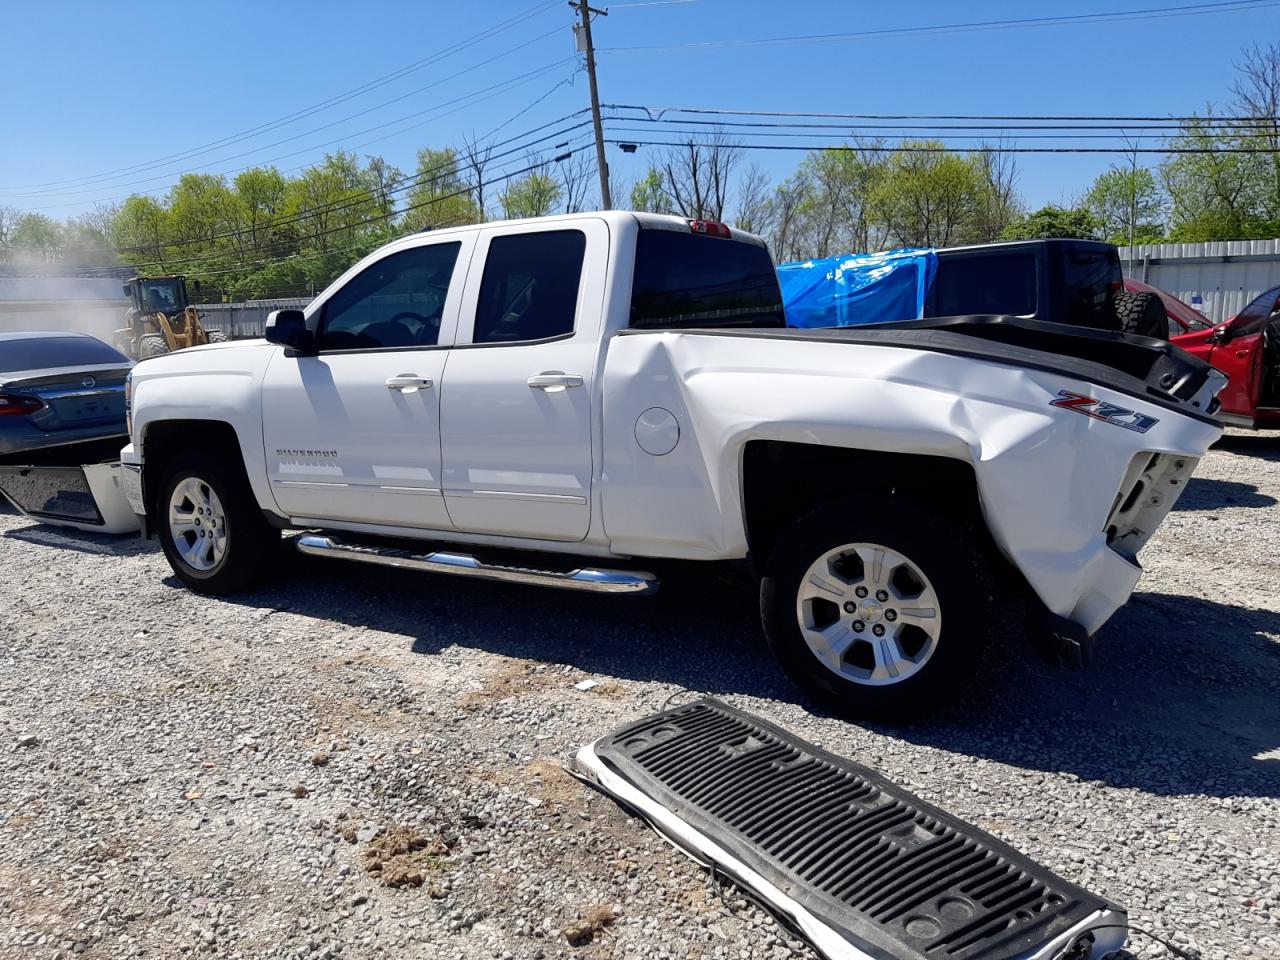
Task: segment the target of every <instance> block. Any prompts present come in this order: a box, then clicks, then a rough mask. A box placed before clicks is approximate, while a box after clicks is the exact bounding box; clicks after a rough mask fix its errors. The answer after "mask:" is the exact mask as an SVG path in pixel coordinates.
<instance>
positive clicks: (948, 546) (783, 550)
mask: <svg viewBox="0 0 1280 960" xmlns="http://www.w3.org/2000/svg"><path fill="white" fill-rule="evenodd" d="M978 540H979V538H978V537H977V536H975V531H974V530H973V529H972V528H971V527H970V526H969V525H968V524H965V523H957V522H955V521H954V520H950V519H947V518H944V517H941V516H930V515H929V514H928V513H927V512H926V511H924V510H922V509H921V507H920V505H918V504H916V503H903V502H901V501H899V500H898V499H896V498H885V499H878V500H875V501H867V500H861V499H859V500H855V499H849V500H840V501H836V502H833V503H829V504H826V505H824V506H822V507H820V508H818V509H817V510H815V511H814V512H812V513H810V514H809V515H808V516H806V517H803V518H802V519H800V520H799V521H797V522H796V523H795V524H794V525H793V526H792V527H791V529H790V530H788V531H787V532H786V533H785V534H784V535H783V537H782V539H781V540H780V541H779V543H778V545H777V547H776V548H775V549H774V551H773V553H772V555H771V556H770V558H769V561H768V564H767V568H766V570H765V575H764V577H763V579H762V581H761V585H760V612H761V618H762V619H763V621H764V630H765V635H766V637H767V638H768V641H769V645H770V647H771V648H772V649H773V652H774V654H775V655H776V656H777V658H778V660H779V661H780V662H781V663H782V666H783V668H784V669H785V670H786V671H787V673H788V674H789V675H790V676H791V678H792V679H793V680H795V681H796V682H797V683H798V684H799V685H800V686H801V687H803V688H804V689H805V690H806V691H807V692H809V693H810V694H811V695H813V696H814V697H816V698H817V699H819V700H820V701H822V702H823V703H825V704H826V705H828V706H830V707H831V708H832V709H834V710H836V711H837V712H839V713H842V714H845V715H850V716H859V717H871V718H883V719H896V720H911V719H916V718H919V717H922V716H924V715H925V714H927V713H929V712H931V711H933V710H935V709H936V708H937V707H938V706H939V705H940V704H941V703H942V702H944V701H946V700H949V699H951V698H952V697H954V696H955V695H956V694H957V693H959V691H960V690H961V689H962V688H963V687H964V685H965V684H966V683H967V682H968V681H969V680H970V679H971V678H972V676H973V674H974V673H975V672H976V670H977V668H978V664H979V663H980V661H981V658H982V654H983V652H984V650H985V648H986V644H987V639H988V636H989V632H990V622H991V591H990V587H989V578H988V574H987V570H986V564H985V563H984V561H983V557H982V554H981V551H980V550H979V549H978V547H977V546H976V544H977V542H978Z"/></svg>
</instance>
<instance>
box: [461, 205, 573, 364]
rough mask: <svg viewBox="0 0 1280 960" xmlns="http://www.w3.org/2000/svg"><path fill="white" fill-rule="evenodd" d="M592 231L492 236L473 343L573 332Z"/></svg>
mask: <svg viewBox="0 0 1280 960" xmlns="http://www.w3.org/2000/svg"><path fill="white" fill-rule="evenodd" d="M586 250H587V236H586V234H584V233H583V232H582V231H581V230H547V231H540V232H537V233H518V234H512V235H510V236H505V237H494V238H493V239H492V240H491V241H489V254H488V256H487V257H486V258H485V264H484V277H483V278H482V279H481V281H480V299H479V302H478V303H477V305H476V323H475V332H474V334H473V335H472V338H471V339H472V342H473V343H527V342H528V341H530V340H548V339H551V338H553V337H561V336H564V335H566V334H570V333H573V327H574V319H575V316H576V314H577V312H578V287H579V285H580V284H581V282H582V261H583V257H584V256H585V254H586Z"/></svg>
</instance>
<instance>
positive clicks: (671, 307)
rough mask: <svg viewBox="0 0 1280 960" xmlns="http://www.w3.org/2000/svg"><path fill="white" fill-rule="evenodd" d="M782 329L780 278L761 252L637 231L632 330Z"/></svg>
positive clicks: (718, 240)
mask: <svg viewBox="0 0 1280 960" xmlns="http://www.w3.org/2000/svg"><path fill="white" fill-rule="evenodd" d="M786 325H787V319H786V314H784V313H783V310H782V290H781V288H780V287H779V286H778V274H777V273H776V271H775V270H774V268H773V260H772V259H771V258H770V256H769V251H768V250H766V249H765V248H764V247H762V246H758V245H757V244H754V243H745V242H743V241H740V240H730V239H726V238H722V237H708V236H702V235H697V234H693V233H681V232H679V231H676V230H661V229H642V230H641V231H640V236H639V238H638V239H637V241H636V269H635V279H634V281H633V283H632V288H631V326H632V327H639V328H642V329H679V328H687V327H785V326H786Z"/></svg>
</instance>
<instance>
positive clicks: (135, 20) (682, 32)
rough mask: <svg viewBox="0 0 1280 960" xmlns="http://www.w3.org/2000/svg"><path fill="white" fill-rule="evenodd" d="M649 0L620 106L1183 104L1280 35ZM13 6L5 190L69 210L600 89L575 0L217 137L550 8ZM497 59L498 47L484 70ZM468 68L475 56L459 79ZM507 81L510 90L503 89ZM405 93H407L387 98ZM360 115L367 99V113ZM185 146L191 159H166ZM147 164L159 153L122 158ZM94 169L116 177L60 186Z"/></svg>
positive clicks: (536, 108) (864, 6)
mask: <svg viewBox="0 0 1280 960" xmlns="http://www.w3.org/2000/svg"><path fill="white" fill-rule="evenodd" d="M642 2H643V0H624V3H621V4H618V5H615V6H614V7H612V8H611V13H610V15H609V16H608V17H605V18H600V19H598V20H597V21H596V24H595V28H594V30H595V40H596V44H597V46H598V47H600V48H602V51H603V52H602V53H601V55H600V65H599V75H600V85H601V98H602V100H604V101H605V102H606V103H626V104H644V105H653V106H670V105H681V106H686V105H687V106H700V107H717V108H733V109H755V110H780V111H797V110H804V111H824V112H859V113H908V114H909V113H927V114H947V113H960V114H978V113H982V114H1035V115H1046V114H1132V115H1153V116H1164V115H1169V114H1174V115H1178V114H1186V113H1189V112H1192V111H1195V110H1198V109H1200V108H1202V107H1203V105H1204V104H1205V103H1206V102H1207V101H1218V102H1223V101H1225V100H1226V99H1227V98H1228V97H1229V93H1230V86H1231V83H1232V79H1233V75H1234V71H1233V69H1232V62H1233V61H1234V60H1236V59H1238V57H1239V54H1240V50H1241V48H1242V47H1243V46H1244V45H1246V44H1250V43H1254V42H1258V43H1263V44H1265V43H1267V42H1272V41H1275V40H1277V39H1280V5H1272V6H1257V7H1255V8H1254V9H1252V10H1247V11H1244V12H1227V13H1215V14H1211V15H1200V16H1182V17H1169V18H1164V19H1146V20H1138V21H1128V22H1109V23H1091V24H1074V25H1065V26H1053V27H1040V28H1027V29H1016V30H982V31H968V32H958V33H944V34H934V35H926V36H914V37H881V38H876V39H867V40H859V41H854V42H840V43H803V44H786V45H773V46H746V47H742V46H739V47H732V46H728V47H716V46H706V47H694V48H677V49H666V50H642V51H632V52H626V51H610V50H609V48H613V47H625V46H647V45H665V44H677V43H701V42H705V41H718V40H736V39H755V38H771V37H782V36H792V35H797V34H805V35H810V34H827V33H841V32H850V31H868V30H884V29H897V28H910V27H918V26H926V25H936V24H945V23H956V22H960V21H980V20H997V19H1003V18H1023V17H1041V16H1052V15H1056V14H1088V13H1106V12H1114V11H1121V10H1134V9H1139V8H1150V7H1164V6H1173V5H1178V4H1187V3H1189V2H1191V0H1074V2H1072V3H1070V4H1068V3H1061V2H1060V3H1044V2H1041V3H1036V4H1028V3H1026V0H969V2H967V3H964V4H957V3H953V2H943V0H917V2H916V3H913V4H887V3H874V4H873V3H862V2H854V0H843V2H840V0H792V2H779V0H694V2H665V3H660V4H652V5H631V4H639V3H642ZM6 6H7V9H6V13H5V30H4V34H3V36H2V37H0V83H2V84H3V90H4V91H5V94H4V96H3V98H0V130H3V131H4V136H3V139H2V140H0V204H7V205H11V206H15V207H18V208H21V209H35V210H41V211H43V212H46V213H48V214H50V215H52V216H57V217H63V216H68V215H74V214H76V213H79V212H81V211H83V210H86V209H88V208H90V207H92V205H93V204H94V202H95V201H102V200H110V199H118V198H122V197H124V196H126V195H128V194H129V193H130V192H134V191H137V192H161V193H162V192H163V191H164V189H165V188H166V186H167V184H169V183H171V182H172V181H173V180H175V179H176V178H177V175H178V174H180V173H182V172H184V171H186V170H190V169H195V170H201V171H206V172H229V171H234V170H236V169H237V168H240V167H243V166H245V165H249V164H253V163H260V162H264V161H267V160H272V159H275V161H276V165H277V166H279V167H280V168H281V169H283V170H287V169H291V168H294V167H298V166H300V165H302V164H305V163H308V162H311V161H314V160H317V159H319V158H320V157H321V156H322V155H323V154H324V152H325V151H326V150H333V149H336V148H338V147H341V146H346V147H349V148H353V149H357V152H359V153H361V154H367V153H380V154H382V155H383V156H384V157H386V159H387V160H388V161H389V162H391V163H394V164H396V165H398V166H400V167H402V168H404V169H406V170H412V168H413V165H414V154H415V152H416V150H417V149H418V148H419V147H422V146H427V145H430V146H443V145H447V144H450V143H453V142H456V141H457V140H458V138H459V137H460V136H462V135H465V134H469V133H476V134H484V133H487V132H488V131H490V130H493V129H494V128H498V127H501V129H500V132H499V133H498V134H497V135H496V136H497V138H498V139H501V138H502V137H504V136H510V135H513V134H518V133H521V132H523V131H524V130H527V129H529V128H531V127H534V126H536V125H538V124H541V123H545V122H547V121H551V120H554V119H556V118H558V117H562V116H564V115H565V114H568V113H570V112H572V111H574V110H577V109H580V108H581V107H583V106H585V105H586V104H587V102H588V100H587V85H586V80H585V76H584V75H582V74H581V73H577V74H576V75H575V69H576V66H575V62H574V61H573V59H572V58H573V56H574V48H573V39H572V36H571V33H570V23H571V21H572V18H573V14H572V11H570V10H569V9H568V7H567V5H566V4H564V3H556V4H551V5H549V6H548V8H547V9H545V10H543V11H540V12H538V13H536V14H534V15H532V16H529V17H528V18H527V19H523V20H520V21H519V22H517V23H516V24H515V25H514V26H512V27H510V28H509V29H507V30H506V31H504V32H501V33H498V34H496V35H494V36H491V37H489V38H487V39H484V40H482V41H480V42H478V43H476V44H475V45H473V46H471V47H469V48H468V49H465V50H461V51H458V52H456V53H454V54H452V55H451V56H448V57H446V58H444V59H441V60H438V61H437V62H435V63H431V64H428V65H426V66H423V67H422V68H420V69H416V70H414V71H412V72H409V73H407V74H406V75H404V76H402V77H400V78H398V79H395V80H393V81H391V82H388V83H386V84H384V85H382V86H379V87H377V88H376V89H371V90H369V91H367V92H365V93H363V94H359V95H357V96H353V97H352V98H351V99H349V100H346V101H345V102H343V103H340V104H336V105H332V106H330V107H327V108H324V109H319V110H317V111H316V112H314V113H313V114H312V115H310V116H307V117H304V118H299V119H297V120H295V121H293V122H291V123H287V124H283V125H280V126H276V127H273V128H272V129H269V130H263V131H259V132H258V133H255V134H252V135H250V136H246V137H244V138H243V139H241V140H238V141H236V142H231V143H226V144H222V145H219V146H214V147H206V145H208V144H211V143H213V142H215V141H218V140H220V139H222V138H229V137H231V136H232V135H236V134H240V133H241V132H242V131H245V130H248V129H249V128H252V127H255V126H257V125H261V124H266V123H268V122H270V121H274V120H276V119H277V118H279V117H282V116H284V115H287V114H290V113H293V112H295V111H299V110H301V109H303V108H305V107H309V106H311V105H313V104H317V103H318V102H320V101H323V100H325V99H327V98H331V97H337V96H340V95H342V94H344V93H345V92H347V91H351V90H353V89H354V88H356V87H359V86H360V85H362V84H365V83H366V82H368V81H371V80H375V79H376V78H379V77H382V76H384V75H386V74H388V73H391V72H392V71H396V70H398V69H399V68H401V67H404V66H406V65H409V64H412V63H415V62H416V61H420V60H423V59H424V58H427V57H429V56H431V55H432V54H434V53H436V52H437V51H440V50H442V49H444V48H446V47H449V46H450V45H452V44H455V43H457V42H458V41H461V40H464V39H465V38H467V37H469V36H471V35H473V34H475V33H477V32H479V31H481V30H485V29H487V28H489V27H492V26H495V25H497V24H500V23H502V22H504V20H505V21H510V20H512V19H516V18H519V17H520V16H522V15H523V14H525V13H526V12H528V11H530V10H531V9H533V8H535V7H537V6H539V4H537V3H536V2H535V0H485V2H474V0H473V2H470V3H458V2H444V0H380V2H373V3H365V4H353V3H350V2H336V0H309V2H306V3H303V2H295V0H289V2H281V0H277V2H265V0H258V2H243V0H219V2H218V3H216V4H214V3H204V4H175V3H172V2H168V0H166V2H151V0H132V2H118V3H117V2H112V3H102V2H91V0H61V2H58V0H54V2H44V3H32V2H29V0H26V2H17V0H15V2H12V3H10V4H8V5H6ZM517 46H520V47H521V48H520V49H515V50H512V48H515V47H517ZM507 51H511V52H509V53H508V52H507ZM485 60H492V62H489V63H486V64H483V65H481V62H482V61H485ZM558 61H559V62H558ZM469 68H470V69H469ZM543 68H545V69H543ZM460 71H467V72H465V73H463V74H462V75H460V76H452V75H453V74H457V73H459V72H460ZM526 75H527V76H526ZM570 79H572V83H570V82H568V81H570ZM508 80H510V81H511V84H510V85H509V86H507V87H499V88H498V89H497V90H494V91H489V92H487V93H486V92H484V91H485V89H486V88H489V87H492V86H494V85H496V84H501V83H503V82H505V81H508ZM561 81H565V82H563V83H561ZM557 84H560V85H559V86H557ZM471 94H475V97H474V98H472V99H470V100H463V101H462V102H461V104H450V103H449V101H453V100H456V99H457V98H460V97H465V96H467V95H471ZM540 97H541V98H543V99H541V101H540V102H538V103H537V104H536V105H533V106H530V105H531V104H532V103H533V101H535V100H536V99H538V98H540ZM391 100H396V102H394V103H387V102H386V101H391ZM438 105H443V106H438ZM432 108H434V109H432ZM356 113H362V114H363V115H362V116H358V117H351V118H350V119H346V118H348V117H350V115H352V114H356ZM415 114H416V116H410V115H415ZM401 118H404V119H401ZM504 124H505V125H504ZM379 125H383V126H381V127H380V129H376V130H372V131H370V132H367V133H362V131H369V130H370V128H373V127H377V126H379ZM617 126H623V125H622V124H618V125H617ZM628 126H631V125H628ZM322 127H323V128H324V129H318V128H322ZM410 127H413V128H412V129H410ZM312 131H314V132H312ZM585 132H586V131H579V132H575V134H574V136H581V135H582V134H583V133H585ZM631 136H635V137H638V136H640V135H638V134H636V135H631ZM280 141H286V142H280ZM370 141H376V142H370ZM792 142H795V141H792ZM800 142H804V141H800ZM273 144H274V145H273ZM553 145H554V143H549V144H548V146H553ZM648 152H649V153H650V155H652V150H651V149H650V150H649V151H648ZM180 154H189V155H188V156H184V157H182V158H181V159H174V160H164V159H163V158H166V157H171V156H173V155H180ZM645 155H646V149H644V148H642V149H641V150H640V151H639V152H638V153H637V154H635V155H634V156H633V157H627V156H624V155H623V154H621V153H620V152H618V150H617V148H610V163H611V164H613V165H614V167H615V172H616V173H620V174H621V175H622V177H623V178H624V179H630V178H634V177H635V176H637V175H639V174H640V173H642V172H643V167H644V165H645V163H646V159H645ZM276 158H279V159H276ZM519 159H521V157H520V156H515V157H512V158H510V159H509V160H508V161H507V162H512V163H513V162H516V161H517V160H519ZM752 159H756V160H758V161H759V162H760V163H761V164H762V165H763V166H764V167H765V168H766V169H767V170H768V171H769V172H770V173H771V174H772V175H774V177H775V178H778V179H780V178H782V177H785V176H786V175H787V174H788V173H789V172H790V170H791V169H792V168H793V167H794V165H795V163H797V162H798V160H799V159H800V154H795V153H781V152H779V153H758V154H754V155H753V157H752ZM1114 159H1115V158H1108V157H1098V156H1069V157H1049V156H1022V157H1019V160H1018V164H1019V170H1020V186H1021V190H1022V193H1023V195H1024V197H1025V198H1026V199H1027V200H1028V202H1029V203H1030V204H1031V205H1032V206H1039V205H1040V204H1042V203H1046V202H1064V201H1070V200H1072V199H1073V198H1074V197H1075V196H1077V195H1078V194H1079V193H1080V192H1082V191H1083V190H1084V188H1086V187H1087V185H1088V183H1089V182H1090V180H1091V179H1092V178H1093V177H1094V176H1095V175H1096V174H1098V173H1100V172H1102V171H1103V170H1105V169H1106V167H1107V165H1108V164H1109V163H1110V162H1113V160H1114ZM140 165H146V169H141V170H135V171H132V172H130V173H127V174H122V175H110V176H109V174H111V172H112V171H116V170H119V169H121V168H129V167H135V166H140ZM80 178H96V179H94V180H92V181H87V182H79V183H54V181H70V180H78V179H80ZM45 184H51V185H48V186H43V185H45Z"/></svg>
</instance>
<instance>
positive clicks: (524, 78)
mask: <svg viewBox="0 0 1280 960" xmlns="http://www.w3.org/2000/svg"><path fill="white" fill-rule="evenodd" d="M572 59H573V58H572V57H566V58H563V59H561V60H558V61H555V62H553V63H551V64H548V65H547V66H544V67H539V68H537V69H535V70H531V71H529V72H528V73H524V74H520V75H519V76H517V77H513V78H511V79H510V80H506V81H502V82H501V83H498V84H494V85H493V86H491V87H485V88H482V89H481V90H478V91H474V92H472V93H469V94H466V95H464V96H462V97H455V98H454V99H452V100H446V101H443V102H442V103H438V104H436V105H435V106H433V107H428V108H426V109H424V110H419V111H416V112H414V113H410V114H406V115H404V116H401V117H397V118H395V119H393V120H388V121H386V122H385V123H380V124H376V125H374V126H372V127H368V128H366V129H364V130H360V131H358V132H357V133H354V134H348V135H347V136H343V137H338V138H336V139H334V140H327V141H324V142H323V143H316V144H311V145H310V146H307V147H303V148H302V149H300V150H293V151H290V152H289V153H284V154H280V155H278V156H275V157H271V158H269V159H266V160H260V161H258V162H257V163H253V164H250V165H248V166H244V167H237V168H235V169H232V170H223V171H221V172H219V173H215V174H212V176H217V177H229V176H233V175H234V174H237V173H243V172H244V171H246V170H256V169H261V168H262V167H264V166H268V165H271V164H274V163H275V162H276V161H279V160H286V159H288V158H289V157H296V156H298V155H299V154H302V153H311V152H312V151H314V150H320V149H323V148H324V147H329V146H333V145H334V144H343V145H344V147H343V148H344V149H348V150H353V151H354V150H360V149H363V148H364V147H368V146H372V145H373V144H375V143H381V142H382V141H384V140H388V139H390V138H391V137H396V136H400V135H401V134H403V133H408V132H409V131H410V130H416V129H418V128H419V127H422V126H425V125H426V124H428V123H434V122H436V121H437V120H440V119H442V118H443V117H447V116H450V115H451V114H454V113H457V112H459V111H460V110H465V109H467V108H469V107H472V106H474V105H475V104H477V103H482V102H484V101H485V100H490V99H492V98H494V97H497V96H501V95H502V94H504V93H507V92H509V91H510V90H513V89H515V88H516V87H519V86H523V85H524V84H525V83H528V82H529V81H530V80H532V79H535V78H536V77H537V76H540V75H541V74H543V73H545V72H547V71H548V70H550V69H551V68H553V67H556V66H559V65H560V64H563V63H565V62H568V61H569V60H572ZM575 73H576V71H575ZM567 82H572V76H570V77H568V78H565V79H564V80H561V81H559V82H558V83H557V84H556V85H555V86H553V87H552V88H551V89H550V90H548V91H547V92H546V93H545V94H542V95H541V96H539V97H538V98H537V99H536V100H534V101H533V102H532V103H530V104H529V105H528V106H527V107H524V108H522V109H521V110H520V111H518V112H517V113H516V114H514V115H513V116H512V117H511V118H510V119H508V120H507V121H505V122H503V123H502V124H499V126H498V127H495V128H494V130H492V131H490V132H489V133H488V134H485V138H486V139H487V138H488V137H490V136H492V135H493V134H494V133H496V132H497V131H498V130H500V129H502V127H504V126H506V125H507V124H509V123H511V122H512V121H513V120H516V119H517V118H519V117H520V116H522V115H523V114H524V113H527V112H528V111H529V110H531V109H532V108H533V107H534V106H536V105H537V104H538V103H541V102H542V101H543V100H545V99H546V98H547V97H548V96H550V95H551V94H552V93H554V92H555V91H556V90H557V89H558V88H559V87H560V86H562V85H564V84H565V83H567ZM486 91H491V92H486ZM452 104H459V106H455V107H454V108H453V109H451V110H445V111H444V112H442V113H436V112H435V111H436V110H438V109H441V108H443V107H446V106H450V105H452ZM588 109H589V108H587V107H583V108H582V109H581V110H577V111H575V112H573V113H571V114H568V115H567V116H566V117H562V118H561V119H562V120H563V119H568V117H574V116H578V115H579V114H582V113H585V112H586V111H587V110H588ZM423 113H431V114H432V115H431V116H429V117H427V118H426V119H425V120H420V121H418V122H417V123H412V124H410V125H409V126H407V127H402V128H401V129H399V130H393V131H391V132H390V133H388V134H385V135H383V136H380V137H374V138H373V139H371V140H365V141H362V142H361V143H357V144H352V145H350V146H345V145H346V142H347V140H348V138H349V137H351V136H357V137H358V136H362V135H364V134H366V133H373V132H375V131H378V130H381V129H384V128H385V127H388V126H392V125H394V124H397V123H401V122H402V121H404V120H408V119H411V118H413V117H417V116H421V115H422V114H423ZM559 122H560V120H553V121H550V122H549V123H547V124H543V127H546V126H551V125H553V124H555V123H559ZM543 127H537V128H535V130H540V129H542V128H543ZM529 132H533V131H526V133H529ZM503 142H504V143H505V142H507V141H503ZM314 165H315V164H314V163H303V164H299V165H297V166H294V167H289V168H288V169H286V170H282V171H281V173H284V174H289V173H295V172H297V171H298V170H305V169H307V168H309V167H312V166H314ZM168 176H169V175H168V174H165V175H162V176H159V177H151V178H149V180H161V179H167V178H168ZM149 180H144V181H137V182H138V183H146V182H149ZM174 185H175V184H173V183H168V184H166V185H165V186H164V187H163V188H155V189H152V190H148V191H143V192H142V193H141V196H151V197H155V196H157V195H158V194H160V193H163V192H166V191H168V190H169V189H171V188H172V187H173V186H174ZM121 186H127V184H121ZM138 195H139V194H136V193H130V194H127V195H124V196H115V197H100V198H98V199H97V200H93V201H81V200H72V201H68V202H67V203H64V204H44V205H43V206H42V207H41V209H50V208H52V207H57V206H71V205H76V206H79V205H80V204H82V203H86V202H91V203H115V202H119V201H121V200H126V199H128V198H129V197H132V196H138Z"/></svg>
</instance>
